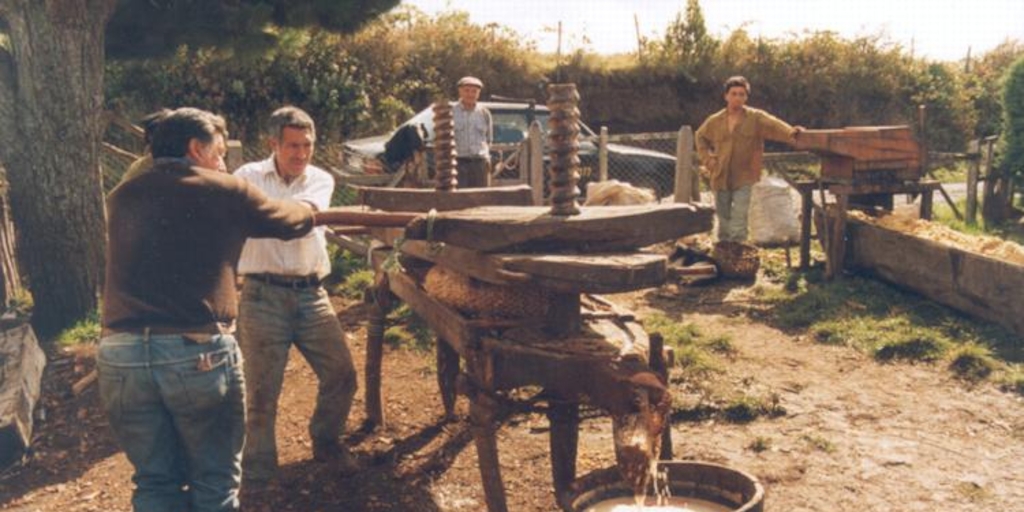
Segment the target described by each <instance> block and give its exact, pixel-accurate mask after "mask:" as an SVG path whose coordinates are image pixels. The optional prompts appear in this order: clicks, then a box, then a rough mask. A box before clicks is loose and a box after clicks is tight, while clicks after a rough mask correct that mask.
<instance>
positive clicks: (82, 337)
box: [57, 312, 102, 346]
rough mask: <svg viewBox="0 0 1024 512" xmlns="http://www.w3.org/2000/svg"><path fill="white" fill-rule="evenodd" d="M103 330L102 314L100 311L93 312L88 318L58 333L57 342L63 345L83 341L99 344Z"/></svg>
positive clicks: (76, 343)
mask: <svg viewBox="0 0 1024 512" xmlns="http://www.w3.org/2000/svg"><path fill="white" fill-rule="evenodd" d="M101 331H102V328H101V326H100V315H99V313H98V312H97V313H93V314H91V315H89V317H88V318H84V319H82V320H79V321H78V322H77V323H75V325H74V326H72V327H71V328H69V329H65V330H63V331H61V333H60V334H58V335H57V344H58V345H61V346H70V345H78V344H82V343H90V344H97V343H99V342H100V333H101Z"/></svg>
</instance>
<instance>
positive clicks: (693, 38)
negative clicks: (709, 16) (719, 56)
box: [646, 0, 718, 77]
mask: <svg viewBox="0 0 1024 512" xmlns="http://www.w3.org/2000/svg"><path fill="white" fill-rule="evenodd" d="M717 49H718V41H716V40H715V39H714V38H713V37H711V35H710V34H708V29H707V25H706V24H705V23H704V13H703V11H702V10H701V8H700V2H698V1H697V0H687V2H686V13H685V16H684V14H683V13H679V14H677V15H676V18H675V20H674V21H673V22H672V23H670V24H669V26H668V28H666V29H665V38H664V40H663V41H662V42H661V43H660V44H657V43H650V44H648V45H647V48H646V51H647V52H648V53H654V54H655V56H656V58H658V59H659V60H661V61H662V62H666V63H673V64H675V65H676V66H678V67H679V68H680V69H682V70H683V72H684V73H686V74H687V75H689V76H691V77H693V76H701V75H703V74H705V73H706V72H707V69H708V67H709V66H710V65H711V63H712V61H713V60H714V58H715V52H716V50H717Z"/></svg>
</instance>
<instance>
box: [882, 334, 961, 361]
mask: <svg viewBox="0 0 1024 512" xmlns="http://www.w3.org/2000/svg"><path fill="white" fill-rule="evenodd" d="M951 346H952V343H951V342H950V341H948V340H946V339H944V338H943V337H942V336H938V335H935V334H934V333H929V332H921V333H920V334H917V333H913V334H910V335H909V336H907V337H897V338H896V339H893V340H891V341H886V342H884V343H882V344H880V345H879V346H878V347H877V348H876V349H875V359H877V360H879V361H894V360H902V361H910V362H913V361H929V362H930V361H936V360H938V359H941V358H942V357H943V356H944V355H945V353H946V351H947V350H949V348H950V347H951Z"/></svg>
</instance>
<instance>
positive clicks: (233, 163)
mask: <svg viewBox="0 0 1024 512" xmlns="http://www.w3.org/2000/svg"><path fill="white" fill-rule="evenodd" d="M224 163H225V164H227V166H228V173H233V172H235V169H238V168H239V167H241V166H242V164H244V163H245V153H243V152H242V141H240V140H229V141H228V157H227V161H226V162H224Z"/></svg>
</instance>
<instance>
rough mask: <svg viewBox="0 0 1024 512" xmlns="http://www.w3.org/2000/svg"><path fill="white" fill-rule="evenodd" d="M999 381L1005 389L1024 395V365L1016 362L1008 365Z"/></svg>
mask: <svg viewBox="0 0 1024 512" xmlns="http://www.w3.org/2000/svg"><path fill="white" fill-rule="evenodd" d="M999 382H1000V387H1001V388H1002V389H1003V390H1004V391H1009V392H1012V393H1017V394H1018V395H1024V365H1019V364H1014V365H1010V366H1009V367H1007V368H1006V371H1005V372H1004V374H1003V375H1002V377H1001V378H1000V379H999Z"/></svg>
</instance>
